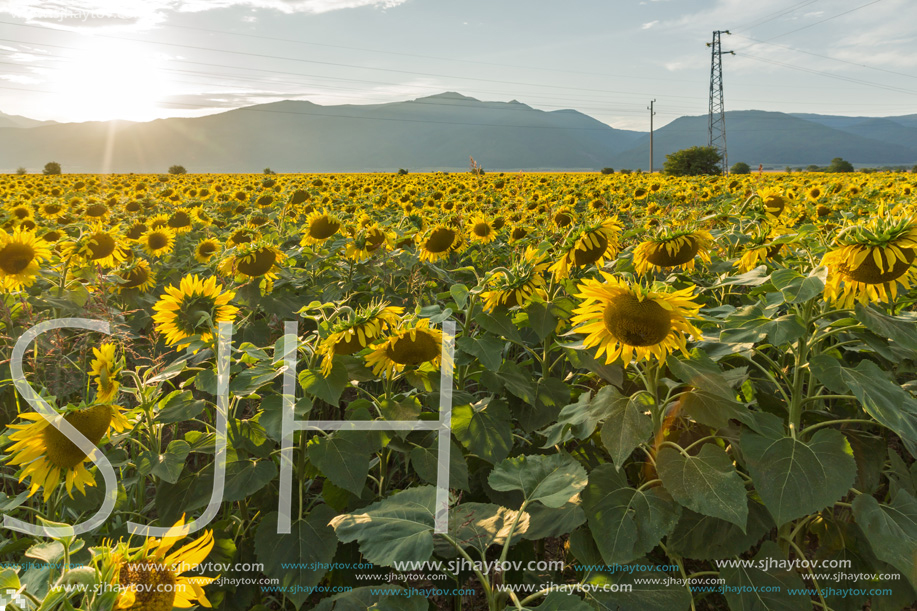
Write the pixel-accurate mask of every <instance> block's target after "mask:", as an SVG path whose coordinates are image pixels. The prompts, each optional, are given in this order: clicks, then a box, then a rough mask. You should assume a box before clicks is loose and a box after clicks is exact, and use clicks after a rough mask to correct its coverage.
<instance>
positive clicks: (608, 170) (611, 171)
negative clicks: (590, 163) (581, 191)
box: [602, 168, 615, 174]
mask: <svg viewBox="0 0 917 611" xmlns="http://www.w3.org/2000/svg"><path fill="white" fill-rule="evenodd" d="M614 173H615V169H614V168H602V174H614Z"/></svg>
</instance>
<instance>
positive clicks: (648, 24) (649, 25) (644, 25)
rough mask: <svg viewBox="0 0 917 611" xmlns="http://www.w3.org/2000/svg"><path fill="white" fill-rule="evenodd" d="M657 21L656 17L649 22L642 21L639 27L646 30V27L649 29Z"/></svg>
mask: <svg viewBox="0 0 917 611" xmlns="http://www.w3.org/2000/svg"><path fill="white" fill-rule="evenodd" d="M657 23H659V20H658V19H657V20H655V21H650V22H648V23H644V24H643V25H642V26H640V29H641V30H648V29H650V28H651V27H653V26H654V25H656V24H657Z"/></svg>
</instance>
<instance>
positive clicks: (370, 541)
mask: <svg viewBox="0 0 917 611" xmlns="http://www.w3.org/2000/svg"><path fill="white" fill-rule="evenodd" d="M435 505H436V488H434V487H433V486H419V487H416V488H408V489H407V490H403V491H401V492H398V493H396V494H393V495H392V496H390V497H388V498H387V499H384V500H382V501H377V502H375V503H373V504H372V505H370V506H368V507H366V508H365V509H364V510H363V511H362V513H358V514H344V515H339V516H337V517H336V518H334V519H333V520H331V526H332V527H333V528H334V531H335V533H336V534H337V537H338V539H340V540H341V541H342V542H344V543H350V542H351V541H357V542H359V545H360V552H361V553H362V554H363V556H365V557H366V559H367V560H369V561H370V562H372V563H374V564H378V565H380V566H391V565H392V564H393V563H394V562H396V561H402V560H403V561H406V562H410V561H415V562H425V561H427V560H429V559H430V556H431V555H432V554H433V524H434V516H435Z"/></svg>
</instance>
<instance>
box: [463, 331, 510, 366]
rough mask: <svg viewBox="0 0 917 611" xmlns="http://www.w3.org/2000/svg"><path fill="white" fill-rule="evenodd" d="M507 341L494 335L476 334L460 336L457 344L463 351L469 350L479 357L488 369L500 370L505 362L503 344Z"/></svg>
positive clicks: (472, 354) (468, 351)
mask: <svg viewBox="0 0 917 611" xmlns="http://www.w3.org/2000/svg"><path fill="white" fill-rule="evenodd" d="M505 343H506V342H504V341H503V340H501V339H498V338H496V337H493V336H492V335H483V334H482V335H475V336H473V337H460V338H458V339H457V340H456V342H455V345H456V346H457V347H458V349H459V350H461V351H462V352H467V353H468V354H470V355H471V356H473V357H475V358H476V359H478V362H480V363H481V365H483V366H484V368H485V369H487V370H488V371H499V369H500V365H501V364H502V363H503V346H504V344H505Z"/></svg>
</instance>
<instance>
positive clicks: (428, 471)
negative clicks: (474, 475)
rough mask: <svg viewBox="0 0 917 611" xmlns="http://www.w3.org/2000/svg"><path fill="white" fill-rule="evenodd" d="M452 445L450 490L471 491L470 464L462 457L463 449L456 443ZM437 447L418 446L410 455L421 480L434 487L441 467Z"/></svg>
mask: <svg viewBox="0 0 917 611" xmlns="http://www.w3.org/2000/svg"><path fill="white" fill-rule="evenodd" d="M450 443H451V444H452V445H451V449H450V451H449V482H448V484H447V485H448V487H449V488H458V489H460V490H470V488H469V487H468V463H466V462H465V457H464V456H462V450H461V448H459V447H458V445H456V444H455V442H450ZM437 447H438V445H437V444H434V445H433V447H430V448H425V447H419V446H418V447H416V448H414V449H413V450H411V454H410V456H411V466H412V467H414V470H415V471H416V472H417V475H419V476H420V479H422V480H423V481H425V482H427V483H428V484H434V485H435V484H436V476H437V469H438V467H439V462H438V460H437Z"/></svg>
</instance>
